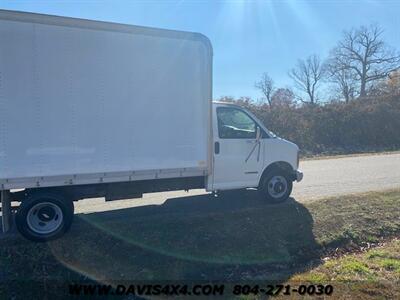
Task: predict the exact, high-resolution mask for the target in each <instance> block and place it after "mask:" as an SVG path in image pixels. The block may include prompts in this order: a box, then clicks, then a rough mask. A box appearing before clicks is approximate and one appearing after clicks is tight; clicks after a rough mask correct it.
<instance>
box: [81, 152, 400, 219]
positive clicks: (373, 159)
mask: <svg viewBox="0 0 400 300" xmlns="http://www.w3.org/2000/svg"><path fill="white" fill-rule="evenodd" d="M300 169H302V170H303V172H304V179H303V181H301V182H300V183H295V184H294V188H293V193H292V196H293V197H294V198H295V199H296V200H297V201H299V202H306V201H310V200H313V199H318V198H322V197H329V196H336V195H344V194H350V193H359V192H368V191H379V190H385V189H391V188H400V153H395V154H378V155H363V156H348V157H340V158H328V159H317V160H306V161H302V162H300ZM205 193H206V192H205V191H204V190H192V191H190V192H188V193H187V192H181V191H179V192H165V193H154V194H146V195H144V197H143V198H141V199H132V200H119V201H112V202H105V201H104V200H103V199H90V200H85V201H79V202H78V203H76V204H75V212H76V213H90V212H98V211H106V210H114V209H121V208H127V207H135V206H142V205H159V204H163V203H164V202H165V201H166V200H167V199H171V198H178V197H184V196H190V195H200V194H205Z"/></svg>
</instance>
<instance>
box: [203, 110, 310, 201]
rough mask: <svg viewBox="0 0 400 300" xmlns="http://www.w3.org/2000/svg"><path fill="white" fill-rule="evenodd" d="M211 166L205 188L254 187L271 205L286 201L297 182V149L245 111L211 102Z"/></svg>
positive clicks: (301, 175) (298, 179)
mask: <svg viewBox="0 0 400 300" xmlns="http://www.w3.org/2000/svg"><path fill="white" fill-rule="evenodd" d="M212 105H213V109H212V114H213V116H212V130H213V145H212V148H213V164H212V174H211V176H210V178H208V182H207V189H208V190H213V191H221V190H232V189H240V188H252V187H254V188H258V189H259V190H260V192H261V193H262V194H263V196H264V197H265V198H266V199H267V200H269V201H271V202H280V201H283V200H285V199H287V198H288V197H289V195H290V193H291V190H292V182H293V181H301V180H302V178H303V173H302V172H301V171H300V170H299V147H298V146H297V145H296V144H294V143H292V142H289V141H286V140H285V139H282V138H280V137H278V136H276V135H275V134H274V133H272V132H271V131H269V130H268V129H267V128H266V127H265V126H264V124H263V123H262V122H261V121H260V120H258V119H257V117H255V116H254V115H253V114H252V113H251V112H249V111H248V110H246V109H244V108H242V107H240V106H238V105H235V104H231V103H225V102H213V104H212Z"/></svg>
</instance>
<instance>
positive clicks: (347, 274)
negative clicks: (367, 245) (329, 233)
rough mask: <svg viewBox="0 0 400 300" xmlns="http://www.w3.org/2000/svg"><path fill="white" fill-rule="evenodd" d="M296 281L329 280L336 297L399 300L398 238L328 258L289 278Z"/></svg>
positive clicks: (399, 250)
mask: <svg viewBox="0 0 400 300" xmlns="http://www.w3.org/2000/svg"><path fill="white" fill-rule="evenodd" d="M291 280H292V281H295V282H313V283H315V282H316V281H318V282H319V283H325V284H326V283H332V282H334V284H335V285H336V286H337V287H339V288H337V289H336V292H335V299H377V298H378V299H379V298H380V299H396V298H397V299H398V298H399V296H400V240H398V239H395V240H393V241H391V242H388V243H385V244H384V245H382V246H380V247H377V248H374V249H370V250H368V251H364V252H361V253H357V254H349V255H344V256H342V257H340V258H335V259H329V260H328V261H326V262H325V263H324V264H323V265H321V266H319V267H317V268H315V269H313V270H311V271H308V272H305V273H301V274H297V275H295V276H293V277H292V278H291Z"/></svg>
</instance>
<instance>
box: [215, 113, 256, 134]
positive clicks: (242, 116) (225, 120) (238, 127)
mask: <svg viewBox="0 0 400 300" xmlns="http://www.w3.org/2000/svg"><path fill="white" fill-rule="evenodd" d="M217 119H218V135H219V138H221V139H255V138H256V128H257V126H256V123H255V122H254V121H253V119H252V118H250V117H249V116H248V115H247V114H246V113H245V112H243V111H242V110H240V109H237V108H233V107H218V108H217Z"/></svg>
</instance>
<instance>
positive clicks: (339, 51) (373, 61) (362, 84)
mask: <svg viewBox="0 0 400 300" xmlns="http://www.w3.org/2000/svg"><path fill="white" fill-rule="evenodd" d="M382 33H383V30H382V29H381V28H380V27H379V26H378V25H370V26H369V27H366V26H361V27H360V28H357V29H352V30H350V31H345V32H344V33H343V38H342V40H340V41H339V43H338V45H337V46H336V47H335V48H334V49H333V50H332V51H331V54H330V56H331V59H332V60H334V61H335V62H336V64H337V65H336V69H338V70H347V71H351V73H352V74H354V76H355V78H356V79H357V81H358V83H359V95H360V97H364V96H366V95H367V85H368V84H369V83H371V82H373V81H377V80H381V79H384V78H386V77H387V76H388V75H389V74H390V73H391V72H393V71H394V70H396V69H397V68H398V67H399V66H400V55H399V54H398V53H396V52H395V51H394V50H393V49H391V48H389V47H388V46H386V44H385V42H384V41H383V39H382Z"/></svg>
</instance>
